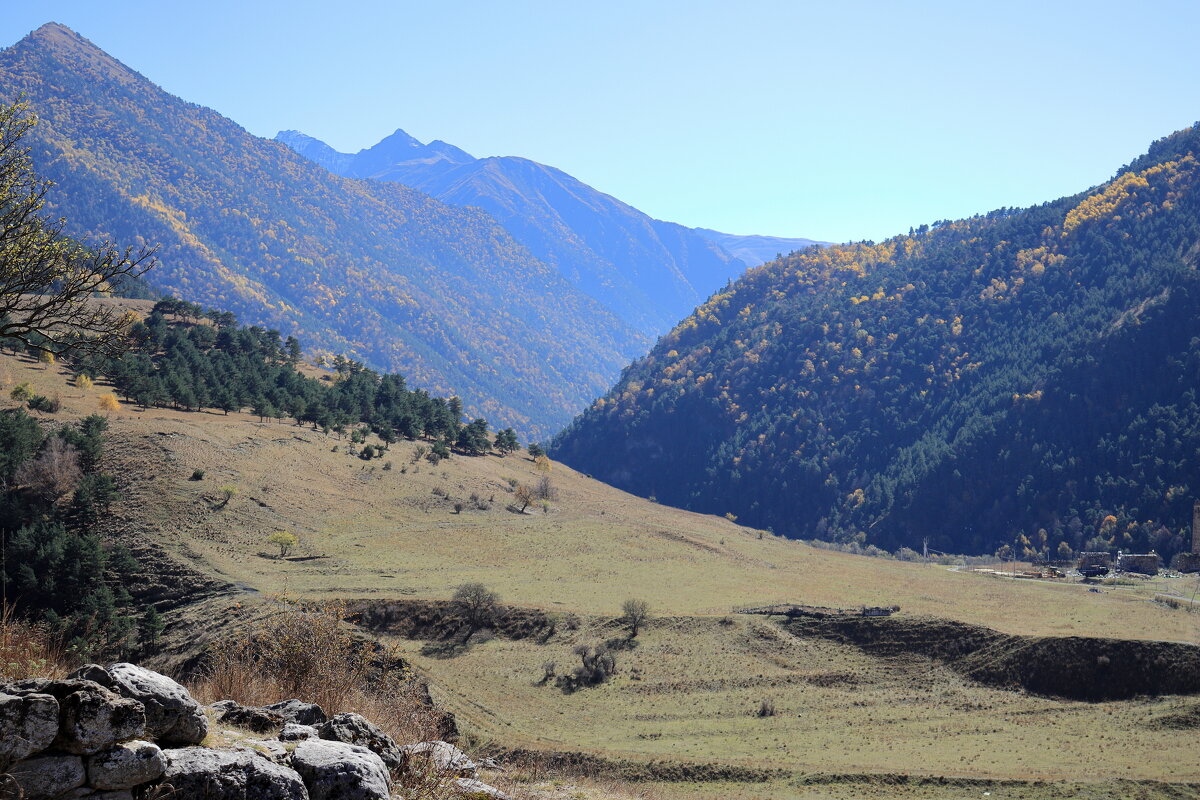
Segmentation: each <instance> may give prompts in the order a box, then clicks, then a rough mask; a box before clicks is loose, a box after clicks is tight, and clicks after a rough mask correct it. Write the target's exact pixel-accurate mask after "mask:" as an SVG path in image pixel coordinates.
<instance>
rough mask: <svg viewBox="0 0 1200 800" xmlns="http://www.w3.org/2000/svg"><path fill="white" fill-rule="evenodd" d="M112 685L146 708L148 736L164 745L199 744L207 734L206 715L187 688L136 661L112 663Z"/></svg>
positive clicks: (123, 694)
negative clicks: (133, 662) (132, 662)
mask: <svg viewBox="0 0 1200 800" xmlns="http://www.w3.org/2000/svg"><path fill="white" fill-rule="evenodd" d="M107 673H108V675H109V676H110V677H111V679H112V688H113V690H114V691H116V692H117V693H119V694H121V695H122V696H124V697H130V698H133V699H134V700H139V701H141V703H142V704H143V705H144V706H145V707H146V730H147V733H148V734H149V736H150V738H152V739H155V740H156V741H161V742H164V743H167V744H181V745H187V744H199V743H200V742H202V741H203V740H204V737H205V736H207V735H208V718H207V717H206V716H204V710H203V709H202V708H200V704H199V703H197V702H196V701H195V700H194V699H192V696H191V695H190V694H188V690H187V689H185V688H183V687H182V686H180V685H179V684H178V683H176V682H175V681H173V680H171V679H170V678H168V677H167V676H166V675H160V674H159V673H157V672H153V671H151V670H148V669H145V668H143V667H139V666H137V665H136V664H113V665H112V666H110V667H109V668H108V670H107Z"/></svg>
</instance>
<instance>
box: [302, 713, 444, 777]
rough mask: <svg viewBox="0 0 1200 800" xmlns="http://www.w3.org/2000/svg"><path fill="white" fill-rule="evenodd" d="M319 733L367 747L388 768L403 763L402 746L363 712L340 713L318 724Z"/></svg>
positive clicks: (332, 739) (321, 735) (326, 736)
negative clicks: (362, 713) (398, 745)
mask: <svg viewBox="0 0 1200 800" xmlns="http://www.w3.org/2000/svg"><path fill="white" fill-rule="evenodd" d="M317 734H318V735H319V736H320V737H321V738H322V739H327V740H329V741H333V742H345V743H346V744H356V745H358V746H359V747H365V748H367V749H368V750H370V751H372V752H373V753H375V755H377V756H379V757H380V758H382V759H383V763H384V764H386V765H387V768H388V769H400V767H401V766H402V764H403V756H402V755H401V752H400V748H399V747H397V746H396V742H395V741H393V740H392V737H390V736H388V735H387V734H386V733H384V732H383V731H381V730H380V729H379V728H377V727H376V726H375V725H374V724H373V723H372V722H371V721H370V720H368V719H367V718H366V717H364V716H362V715H361V714H355V713H354V712H347V713H344V714H338V715H336V716H334V717H333V718H332V719H330V720H329V721H327V722H325V723H324V724H322V725H318V726H317ZM447 746H449V745H447Z"/></svg>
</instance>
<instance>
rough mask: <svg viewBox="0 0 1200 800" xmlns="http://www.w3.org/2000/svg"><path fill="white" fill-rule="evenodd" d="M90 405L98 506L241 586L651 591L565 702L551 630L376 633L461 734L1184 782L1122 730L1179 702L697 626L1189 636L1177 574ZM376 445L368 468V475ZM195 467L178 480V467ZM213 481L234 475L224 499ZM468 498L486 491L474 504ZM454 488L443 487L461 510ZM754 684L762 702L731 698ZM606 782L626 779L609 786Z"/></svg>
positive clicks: (929, 769) (501, 464)
mask: <svg viewBox="0 0 1200 800" xmlns="http://www.w3.org/2000/svg"><path fill="white" fill-rule="evenodd" d="M3 375H7V380H8V381H10V382H20V381H30V382H31V383H32V384H33V386H34V389H35V391H38V392H39V393H43V394H54V393H58V394H59V395H60V396H61V397H62V399H63V404H64V407H63V411H62V413H60V414H59V415H58V418H61V419H69V418H71V417H73V416H79V415H82V414H87V413H93V412H94V411H95V408H96V398H97V397H98V396H99V395H100V394H102V393H106V392H107V391H109V387H106V386H105V385H104V384H103V382H98V383H97V385H96V386H95V387H92V388H91V389H88V390H86V391H84V390H81V389H76V388H75V387H68V386H67V385H66V383H65V377H64V375H63V374H62V373H61V371H60V370H58V369H56V368H51V369H43V368H42V367H41V366H40V365H36V364H32V363H30V362H28V361H24V360H20V359H15V358H12V357H4V358H3V359H0V376H3ZM6 396H7V395H6V394H5V397H6ZM109 419H110V422H111V430H110V434H109V437H108V453H109V469H110V470H113V471H116V472H118V474H120V475H121V476H122V479H123V480H125V481H126V485H125V486H124V487H123V489H124V492H125V495H126V501H125V502H123V503H122V504H120V506H119V507H118V509H117V513H118V514H119V515H120V516H121V517H123V519H122V520H120V521H119V522H120V523H121V524H122V525H124V526H126V527H130V526H132V527H134V528H136V529H139V530H142V531H145V532H146V533H147V534H148V535H150V536H151V537H152V538H153V539H154V540H155V541H156V543H157V544H159V545H160V546H161V547H163V548H165V549H167V550H168V551H169V552H171V553H172V554H174V555H175V557H177V558H178V559H180V560H182V561H184V562H186V563H188V564H190V565H192V566H194V567H196V568H197V569H200V570H201V571H204V572H206V573H208V574H211V575H213V576H216V577H219V578H222V579H224V580H227V581H229V582H230V583H232V584H234V585H237V586H241V587H243V588H244V589H247V590H257V592H259V593H286V594H288V595H290V596H294V597H301V598H305V597H307V598H352V597H353V598H357V597H379V598H391V597H416V598H434V599H445V598H448V597H450V596H451V594H452V593H453V591H454V589H455V587H457V586H458V585H460V584H462V583H466V582H471V581H479V582H482V583H484V584H486V585H487V586H488V587H490V588H492V589H494V590H496V591H498V592H499V594H500V595H501V597H502V599H503V601H504V602H506V603H510V604H513V605H521V606H534V607H540V608H543V609H546V610H548V611H551V612H555V611H559V612H574V613H578V614H581V615H584V616H585V617H588V618H589V619H590V620H591V622H590V623H589V624H599V623H598V622H597V615H599V616H616V615H617V614H619V613H620V607H621V603H622V601H623V600H625V599H626V598H629V597H638V598H643V599H645V600H647V601H648V602H649V603H650V606H651V608H652V612H653V613H654V614H655V615H656V616H658V617H659V618H660V622H658V623H655V624H652V625H651V626H650V627H649V629H647V630H646V631H645V632H644V633H643V634H642V636H641V637H639V640H640V645H639V647H637V648H636V649H634V650H632V651H628V652H624V653H622V654H621V655H620V656H619V658H620V672H619V674H618V677H617V679H616V680H615V681H614V682H612V683H611V684H607V685H605V686H602V687H599V688H596V689H589V690H585V691H581V692H578V693H576V694H574V695H564V694H562V693H561V692H558V691H557V690H556V689H554V688H552V687H550V686H535V685H534V683H535V682H536V681H537V679H538V678H539V677H540V675H541V664H542V663H543V662H544V661H546V660H557V661H559V662H561V663H562V664H563V665H566V664H567V663H568V662H569V661H570V660H571V659H572V656H571V655H570V652H569V651H570V648H569V646H568V644H569V642H570V641H573V640H571V639H565V638H561V637H556V638H555V639H554V640H552V642H551V644H549V645H546V646H545V647H539V646H537V645H534V644H531V643H526V642H511V641H503V640H496V641H492V642H488V643H485V644H483V645H480V646H477V647H473V648H471V649H469V650H468V652H467V653H466V654H465V655H462V656H460V657H458V658H454V659H435V658H431V657H428V656H424V655H422V654H421V652H420V643H412V642H399V643H397V644H398V645H399V646H400V647H402V648H403V649H404V650H405V651H406V653H407V655H408V656H409V657H410V658H412V659H413V661H414V662H415V663H416V664H417V666H418V667H419V668H420V669H421V670H422V672H424V673H425V674H426V675H427V676H429V677H430V678H431V679H432V680H433V682H434V684H435V688H436V691H437V692H438V693H439V694H440V696H441V698H442V699H444V700H445V701H446V702H447V703H448V704H449V706H450V707H451V708H452V709H453V710H454V711H456V712H457V713H458V714H459V715H460V717H461V718H462V719H463V721H464V724H465V725H467V726H468V727H469V728H470V729H471V730H472V731H474V732H476V733H478V734H481V735H485V736H491V737H494V738H496V739H497V740H502V741H505V742H506V743H509V744H525V745H530V746H537V747H542V748H551V749H570V750H575V749H585V750H591V751H593V752H596V753H600V754H605V755H607V756H615V757H628V758H635V759H636V758H660V759H662V758H669V759H682V760H701V761H722V762H728V763H732V764H740V765H753V766H782V767H786V768H788V769H793V770H800V771H823V772H860V771H862V772H883V773H888V772H895V771H903V772H919V773H928V774H944V775H974V776H994V777H1022V778H1031V777H1042V778H1045V779H1049V780H1056V781H1059V780H1083V781H1087V780H1094V779H1096V778H1097V777H1105V778H1118V777H1119V778H1156V779H1162V780H1200V771H1198V770H1197V768H1196V766H1195V759H1194V758H1192V757H1191V755H1190V746H1189V745H1187V744H1185V742H1186V740H1187V737H1184V736H1180V735H1179V733H1178V732H1175V733H1169V732H1166V731H1164V730H1161V729H1156V728H1153V727H1151V726H1149V725H1147V724H1146V723H1147V722H1148V721H1149V720H1151V719H1152V718H1154V717H1156V716H1158V715H1160V714H1162V713H1165V711H1166V710H1167V709H1169V708H1171V707H1173V706H1172V704H1175V706H1178V704H1180V703H1186V702H1190V701H1182V700H1178V699H1171V698H1167V699H1163V700H1157V701H1131V702H1125V703H1108V704H1095V705H1087V704H1081V703H1063V702H1057V701H1051V700H1045V699H1040V698H1032V697H1028V696H1024V695H1020V694H1015V693H1010V692H1002V691H998V690H993V689H985V688H981V687H979V686H975V685H972V684H969V683H968V682H965V681H964V680H962V679H961V678H960V677H958V676H956V675H955V674H953V673H951V672H949V671H948V670H945V669H943V668H940V667H938V666H936V665H935V664H933V663H932V662H927V661H922V660H920V659H908V660H907V661H903V662H885V661H880V660H878V659H873V658H869V657H867V656H865V655H863V654H862V653H861V652H859V651H857V650H854V649H853V648H848V647H842V646H838V645H833V644H830V643H827V642H814V641H809V640H796V639H792V638H791V637H788V636H786V635H784V634H782V633H781V632H779V631H778V630H777V629H775V628H774V627H773V626H771V625H770V624H769V623H766V622H764V621H761V620H756V619H750V618H745V617H736V618H734V622H733V624H732V625H724V624H722V623H721V619H722V618H723V617H725V616H727V614H728V612H729V610H730V608H731V607H733V606H738V605H749V604H762V603H769V602H774V601H784V600H786V601H793V602H803V603H809V604H814V605H828V606H841V607H852V606H858V605H892V604H896V605H899V606H901V607H902V608H903V610H904V611H903V612H902V613H920V614H929V615H934V616H940V617H945V618H949V619H956V620H961V621H964V622H969V623H975V624H982V625H987V626H990V627H993V628H996V629H998V630H1001V631H1004V632H1008V633H1016V634H1034V635H1081V636H1114V637H1121V638H1134V639H1164V640H1175V641H1191V642H1195V641H1197V640H1198V639H1200V614H1189V613H1187V612H1186V611H1183V610H1176V609H1170V608H1166V607H1163V606H1161V605H1159V604H1155V603H1153V602H1151V601H1150V600H1151V597H1152V595H1153V593H1154V592H1155V591H1158V590H1162V589H1164V588H1165V589H1167V590H1171V591H1177V592H1184V593H1190V591H1191V590H1192V589H1193V588H1194V585H1195V580H1196V579H1195V578H1186V579H1162V580H1159V581H1156V582H1146V583H1142V584H1139V585H1138V586H1134V587H1106V588H1105V590H1104V591H1103V592H1102V593H1099V594H1097V593H1091V592H1088V591H1087V590H1086V588H1084V587H1081V586H1079V585H1062V584H1053V583H1039V582H1024V581H1011V580H1000V579H996V578H990V577H985V576H981V575H972V574H965V573H960V572H952V571H950V570H948V569H946V568H943V567H937V566H922V565H918V564H907V563H901V562H894V561H887V560H881V559H871V558H865V557H859V556H851V555H847V554H842V553H836V552H830V551H826V550H821V549H816V548H812V547H809V546H806V545H804V544H801V543H797V542H791V541H786V540H782V539H777V538H775V537H772V536H770V535H760V534H759V532H758V531H754V530H750V529H746V528H743V527H739V526H737V525H735V524H733V523H731V522H729V521H728V520H725V519H722V518H717V517H711V516H704V515H699V514H692V513H689V512H686V511H681V510H678V509H672V508H668V507H665V506H661V505H657V504H654V503H650V502H648V501H646V500H643V499H640V498H637V497H633V496H631V495H628V494H625V493H623V492H620V491H617V490H615V489H613V488H611V487H608V486H605V485H602V484H599V483H597V482H595V481H592V480H590V479H588V478H587V477H585V476H583V475H579V474H578V473H575V472H574V471H572V470H570V469H568V468H566V467H564V466H563V465H561V464H554V465H553V468H552V471H551V472H550V473H549V476H550V478H551V480H552V481H553V483H554V485H555V486H556V487H557V489H558V497H557V499H556V500H554V501H553V502H552V504H551V508H550V510H549V512H548V513H542V511H540V510H538V511H536V512H534V513H526V514H518V513H514V512H512V511H510V510H508V509H507V508H506V507H507V506H508V505H509V503H510V502H511V501H510V498H511V497H512V494H511V493H510V492H511V489H512V487H511V485H510V480H516V481H517V482H521V483H531V482H535V481H536V480H538V479H539V478H541V477H543V476H544V474H545V473H543V472H541V471H539V470H537V469H536V468H535V466H534V465H533V463H532V462H531V461H530V460H529V459H527V458H525V457H521V456H510V457H508V458H498V457H495V456H487V457H481V458H463V457H455V458H453V459H451V460H450V461H447V462H443V463H442V464H440V465H438V466H432V465H430V464H428V463H427V462H424V461H414V460H413V455H414V449H415V448H416V447H417V445H416V444H414V443H400V444H397V445H394V446H393V447H392V448H391V450H390V452H389V453H388V454H387V455H386V456H385V457H384V458H383V459H378V460H374V461H372V462H369V463H368V462H363V461H361V460H360V459H358V458H355V457H352V456H349V455H347V453H346V452H345V451H346V447H347V445H348V444H349V440H339V439H338V438H337V437H336V435H329V436H326V435H323V434H321V433H319V432H316V431H312V430H311V429H306V428H298V427H296V426H294V425H291V424H260V423H258V422H257V421H256V419H255V418H252V417H250V416H249V415H244V414H230V415H228V416H225V415H222V414H218V413H180V412H174V411H170V410H162V409H157V410H151V411H142V410H139V409H137V408H136V407H134V406H129V405H123V406H122V407H121V408H120V409H119V410H117V411H114V412H111V413H110V414H109ZM335 446H336V447H337V448H338V451H337V452H334V447H335ZM387 461H390V462H391V463H392V466H393V468H392V469H391V470H386V471H385V470H383V469H382V466H383V464H384V463H385V462H387ZM197 469H199V470H203V471H204V473H205V476H204V478H203V480H198V481H193V480H190V479H189V478H190V476H191V475H192V473H193V471H194V470H197ZM224 485H229V486H234V487H236V488H237V490H238V491H237V494H236V495H235V496H233V497H232V499H230V501H229V502H228V504H226V505H222V497H221V492H220V487H222V486H224ZM472 495H476V496H477V497H478V498H479V501H480V504H482V505H487V506H488V508H487V509H486V510H481V509H478V508H476V507H475V503H474V502H473V501H472V500H471V496H472ZM456 501H459V502H463V503H464V504H465V508H464V509H463V510H462V511H461V513H456V512H455V510H454V503H455V502H456ZM278 530H287V531H291V532H293V533H295V534H296V535H297V536H298V538H299V545H298V546H297V548H296V550H295V552H294V554H293V556H292V557H290V558H288V559H280V558H278V557H277V548H274V547H272V546H271V545H270V543H269V542H268V541H267V539H268V536H269V535H270V534H271V533H272V532H274V531H278ZM257 597H261V595H260V594H256V593H255V592H253V591H251V592H249V593H247V594H245V595H243V596H242V600H243V601H244V602H245V603H246V604H247V605H248V606H249V605H253V604H254V603H255V602H256V600H255V598H257ZM203 608H204V611H203V615H204V617H205V618H204V619H203V620H199V619H197V622H202V623H203V624H204V625H206V626H209V627H211V626H212V625H213V624H214V623H213V619H212V613H213V609H214V608H216V606H214V605H213V604H212V603H208V604H206V605H204V606H203ZM663 617H671V618H672V619H671V620H669V621H661V618H663ZM177 621H178V618H177ZM591 633H595V634H596V635H599V634H600V633H602V632H601V631H593V632H591ZM591 633H588V632H580V633H579V634H578V636H580V637H583V636H585V635H591ZM607 635H612V633H611V632H609V633H608V634H607ZM552 650H553V652H551V651H552ZM560 651H561V652H560ZM635 676H637V677H635ZM830 676H833V677H830ZM839 676H841V677H839ZM846 676H851V677H846ZM768 696H769V697H770V698H771V699H773V700H774V701H775V703H776V705H777V707H778V708H779V709H780V713H779V714H778V715H777V716H775V717H771V718H766V719H761V718H758V717H754V716H753V715H752V712H753V710H754V709H755V708H756V707H757V705H758V703H759V702H760V701H761V700H762V699H764V698H765V697H768ZM570 785H571V787H573V788H570V789H564V787H563V786H557V787H555V786H545V787H542V788H537V787H536V786H534V789H535V790H536V791H538V792H542V791H545V792H548V793H549V794H544V795H539V794H533V795H530V796H536V797H543V796H544V797H547V798H549V797H555V796H564V797H565V796H572V797H584V798H587V797H604V796H609V795H605V794H604V791H606V789H605V788H604V787H603V786H601V785H599V784H597V785H593V786H585V785H583V784H580V785H579V786H576V785H575V784H570ZM847 785H849V784H847ZM531 786H533V784H531ZM871 787H874V788H871ZM610 788H612V787H610ZM867 788H870V791H875V790H876V789H877V788H878V787H877V786H876V785H875V784H874V783H870V787H867ZM910 789H912V787H908V788H903V789H902V791H903V792H908V791H909V790H910ZM693 790H694V791H696V792H700V793H699V794H696V795H695V796H696V797H701V796H718V795H708V794H704V793H703V790H701V789H695V787H692V788H685V787H678V786H667V787H659V788H658V789H654V790H653V792H652V794H653V795H654V796H655V797H675V796H684V795H687V792H691V791H693ZM612 791H613V792H614V793H613V794H612V795H611V796H613V797H640V796H642V795H640V794H636V793H634V792H633V790H628V787H625V788H620V787H617V788H612ZM638 791H640V790H638ZM647 791H650V789H647ZM758 791H762V792H765V793H763V794H755V792H758ZM846 791H847V790H846V789H845V786H837V787H832V788H830V787H795V786H790V785H789V786H784V785H775V784H772V785H769V786H765V787H759V788H755V787H754V786H749V785H747V786H743V787H740V788H739V789H738V790H737V791H736V792H732V791H731V792H730V793H729V794H728V795H727V796H738V797H746V798H749V797H757V796H763V797H767V796H771V797H785V796H795V797H805V798H808V797H821V796H830V797H834V796H839V797H840V796H855V795H853V794H852V793H851V794H846V793H845V792H846ZM880 791H884V790H882V789H881V790H880ZM900 791H901V790H899V789H898V790H897V792H898V794H897V796H909V795H905V794H900ZM912 791H916V790H915V789H912ZM922 791H923V790H922ZM929 791H931V792H933V791H934V790H933V789H930V790H929ZM938 791H940V790H938ZM972 791H974V790H972ZM553 792H559V793H560V794H559V795H555V794H553ZM562 792H567V793H566V794H563V793H562ZM572 792H573V793H574V794H572ZM822 792H828V793H827V794H822ZM864 793H866V794H869V792H866V791H865V789H864ZM689 796H690V795H689ZM878 796H888V795H887V794H886V793H884V794H879V795H878ZM911 796H914V797H915V796H924V795H918V794H913V795H911ZM929 796H947V797H948V796H957V795H950V794H936V793H934V794H931V795H929Z"/></svg>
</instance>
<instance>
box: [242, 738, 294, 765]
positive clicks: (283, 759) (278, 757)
mask: <svg viewBox="0 0 1200 800" xmlns="http://www.w3.org/2000/svg"><path fill="white" fill-rule="evenodd" d="M239 747H240V748H241V749H243V750H253V751H254V752H256V753H259V754H260V755H264V756H266V757H267V758H269V759H271V760H272V761H274V762H275V763H276V764H286V763H287V758H288V749H287V745H285V744H284V743H283V742H281V741H279V740H278V739H247V740H246V741H245V743H244V744H241V745H239Z"/></svg>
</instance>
